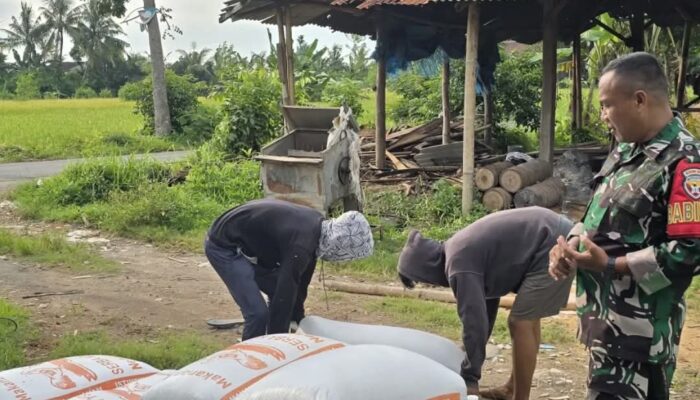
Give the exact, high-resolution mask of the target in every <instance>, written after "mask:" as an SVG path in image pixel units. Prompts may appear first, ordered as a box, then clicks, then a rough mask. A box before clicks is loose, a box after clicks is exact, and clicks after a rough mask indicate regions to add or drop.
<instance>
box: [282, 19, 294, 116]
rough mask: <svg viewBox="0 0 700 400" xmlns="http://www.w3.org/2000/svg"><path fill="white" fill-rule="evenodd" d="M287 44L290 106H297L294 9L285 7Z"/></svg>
mask: <svg viewBox="0 0 700 400" xmlns="http://www.w3.org/2000/svg"><path fill="white" fill-rule="evenodd" d="M284 17H285V18H284V30H285V44H286V50H287V51H286V57H287V93H289V104H291V105H294V104H296V93H295V92H296V89H295V88H294V37H293V36H292V9H291V7H290V6H287V7H285V15H284Z"/></svg>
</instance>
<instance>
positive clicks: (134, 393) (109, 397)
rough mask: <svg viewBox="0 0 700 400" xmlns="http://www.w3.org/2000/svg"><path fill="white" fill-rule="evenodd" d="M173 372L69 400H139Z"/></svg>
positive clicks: (157, 374) (167, 371)
mask: <svg viewBox="0 0 700 400" xmlns="http://www.w3.org/2000/svg"><path fill="white" fill-rule="evenodd" d="M175 372H177V371H175V370H171V369H169V370H164V371H160V372H158V373H156V374H153V375H151V376H149V377H147V378H143V379H139V380H136V381H132V382H130V383H128V384H126V385H124V386H122V387H118V388H115V389H111V390H98V391H96V392H89V393H84V394H81V395H80V396H77V397H72V398H71V399H70V400H140V399H141V398H143V395H144V394H146V392H148V390H150V389H151V388H152V387H153V386H155V385H156V384H158V383H161V382H163V381H165V380H166V379H168V377H170V376H171V375H172V374H173V373H175Z"/></svg>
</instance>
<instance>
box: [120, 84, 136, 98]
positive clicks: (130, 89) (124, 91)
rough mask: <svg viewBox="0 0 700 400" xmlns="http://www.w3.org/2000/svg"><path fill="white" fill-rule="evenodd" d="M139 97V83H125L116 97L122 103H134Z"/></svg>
mask: <svg viewBox="0 0 700 400" xmlns="http://www.w3.org/2000/svg"><path fill="white" fill-rule="evenodd" d="M140 95H141V83H140V82H127V83H125V84H124V86H122V87H121V88H120V89H119V93H118V97H119V98H120V99H122V100H124V101H136V100H138V99H139V97H140Z"/></svg>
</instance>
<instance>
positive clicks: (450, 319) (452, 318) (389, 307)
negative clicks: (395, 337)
mask: <svg viewBox="0 0 700 400" xmlns="http://www.w3.org/2000/svg"><path fill="white" fill-rule="evenodd" d="M367 307H368V310H369V311H372V312H381V313H386V314H389V315H390V316H391V318H392V319H393V320H395V321H398V322H399V323H401V324H405V325H409V326H411V327H412V328H414V329H419V330H424V331H428V332H432V333H435V334H437V335H440V336H444V337H446V338H449V339H452V340H457V341H460V340H462V322H461V321H460V319H459V316H458V315H457V308H456V305H454V304H446V303H441V302H436V301H429V300H419V299H407V298H396V297H386V298H384V299H382V300H374V301H371V302H370V303H368V305H367ZM490 339H491V340H492V341H494V342H495V343H510V342H511V340H510V332H509V330H508V313H507V312H505V311H504V310H503V309H500V310H499V312H498V315H497V316H496V322H495V324H494V326H493V331H492V333H491V338H490ZM574 341H575V335H574V334H573V333H572V332H571V331H570V330H569V328H568V326H567V325H566V323H564V322H563V321H561V320H558V319H555V318H547V319H544V320H543V321H542V343H548V344H568V343H573V342H574Z"/></svg>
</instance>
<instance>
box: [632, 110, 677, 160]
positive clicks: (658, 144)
mask: <svg viewBox="0 0 700 400" xmlns="http://www.w3.org/2000/svg"><path fill="white" fill-rule="evenodd" d="M682 129H683V121H681V118H680V116H679V115H678V114H675V115H674V117H673V119H672V120H671V121H670V122H669V123H668V124H666V126H665V127H664V128H663V129H662V130H661V132H659V134H658V135H656V136H654V138H653V139H651V140H650V141H648V142H646V143H642V144H640V146H641V147H642V152H643V153H644V154H645V155H646V156H647V157H649V158H651V159H653V160H655V159H656V158H657V157H658V156H659V154H661V153H662V152H663V151H664V150H665V149H666V148H667V147H668V145H669V144H671V142H672V141H673V139H675V138H676V136H677V135H678V132H680V131H681V130H682Z"/></svg>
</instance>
